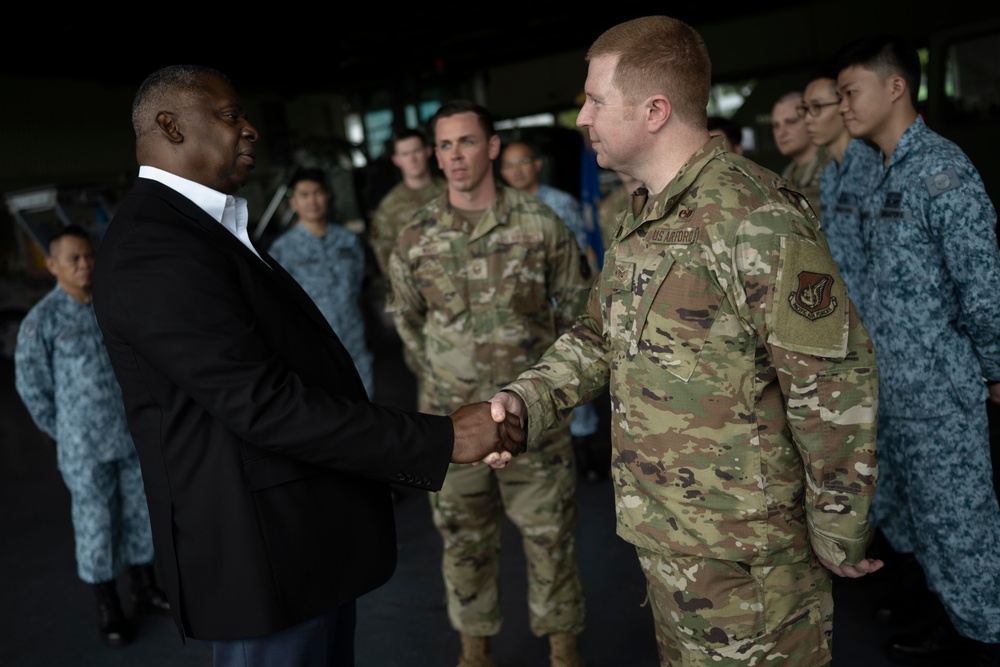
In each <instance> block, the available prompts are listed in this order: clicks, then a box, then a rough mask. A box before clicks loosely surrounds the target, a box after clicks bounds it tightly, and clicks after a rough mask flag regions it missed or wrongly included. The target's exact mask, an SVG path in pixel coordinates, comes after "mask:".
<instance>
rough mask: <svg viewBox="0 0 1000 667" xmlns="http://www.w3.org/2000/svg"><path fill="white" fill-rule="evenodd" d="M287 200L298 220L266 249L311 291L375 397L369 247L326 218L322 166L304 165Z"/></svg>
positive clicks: (326, 195)
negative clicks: (367, 306) (367, 309)
mask: <svg viewBox="0 0 1000 667" xmlns="http://www.w3.org/2000/svg"><path fill="white" fill-rule="evenodd" d="M289 191H290V192H291V196H290V197H289V199H288V203H289V205H290V206H291V207H292V210H294V211H295V213H296V215H298V223H297V224H296V225H294V226H293V227H292V228H291V229H289V230H288V231H286V232H285V233H284V234H282V235H281V236H279V237H278V238H277V239H275V241H274V243H272V244H271V247H270V248H269V249H268V253H270V255H271V256H272V257H273V258H274V259H275V260H277V262H278V263H279V264H281V266H282V268H284V269H285V270H286V271H288V273H290V274H291V275H292V277H293V278H295V280H296V282H298V283H299V285H301V286H302V288H303V289H304V290H305V291H306V293H307V294H309V297H310V298H311V299H312V300H313V301H314V302H315V303H316V305H317V306H318V307H319V309H320V312H322V313H323V316H324V317H325V318H326V319H327V321H328V322H329V323H330V326H331V327H333V330H334V332H335V333H336V334H337V337H338V338H340V341H341V342H342V343H343V344H344V347H346V348H347V352H348V353H349V354H350V355H351V359H353V360H354V365H355V366H357V369H358V373H359V374H360V375H361V380H362V382H364V385H365V390H366V391H367V392H368V396H369V397H372V396H374V395H375V373H374V359H373V357H372V352H371V349H370V348H369V347H368V342H367V339H366V337H365V317H364V311H363V310H362V309H361V293H362V290H363V287H364V279H365V251H364V245H363V244H362V242H361V239H360V238H358V235H357V234H355V233H354V232H352V231H351V230H349V229H347V228H346V227H344V226H343V225H339V224H337V223H335V222H331V221H330V220H329V219H328V218H327V211H328V210H329V207H330V191H329V189H328V188H327V186H326V177H325V175H324V173H323V171H322V170H319V169H301V170H299V171H298V172H297V173H296V175H295V176H293V178H292V182H291V184H290V185H289Z"/></svg>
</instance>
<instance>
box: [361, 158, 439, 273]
mask: <svg viewBox="0 0 1000 667" xmlns="http://www.w3.org/2000/svg"><path fill="white" fill-rule="evenodd" d="M446 187H447V184H446V183H445V180H444V179H443V178H441V177H440V176H435V177H434V180H433V181H432V182H431V184H430V185H428V186H427V187H426V188H421V189H420V190H411V189H410V188H408V187H407V186H406V184H405V183H397V184H396V185H395V186H394V187H393V188H392V189H391V190H389V192H388V193H386V195H385V197H383V198H382V201H380V202H379V204H378V207H377V208H376V209H375V213H373V214H372V223H371V232H370V234H369V243H370V244H371V247H372V252H373V253H374V255H375V262H376V264H378V270H379V271H380V272H381V273H382V275H383V276H384V277H385V278H386V279H387V280H388V277H389V255H390V254H391V253H392V246H393V245H395V243H396V237H397V236H399V232H401V231H402V230H403V227H405V226H406V225H407V224H408V223H409V222H410V220H412V219H413V214H414V213H416V212H417V210H418V209H420V207H422V206H423V205H424V204H426V203H427V202H429V201H431V200H433V199H435V198H436V197H438V196H439V195H440V194H441V193H442V192H444V191H445V188H446Z"/></svg>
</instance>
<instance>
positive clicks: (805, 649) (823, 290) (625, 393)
mask: <svg viewBox="0 0 1000 667" xmlns="http://www.w3.org/2000/svg"><path fill="white" fill-rule="evenodd" d="M650 44H656V45H658V48H657V49H656V50H655V51H656V54H655V55H661V54H662V58H663V60H662V61H661V62H660V63H659V65H660V66H661V67H662V68H663V70H664V73H663V77H662V78H663V80H665V81H669V82H671V84H672V86H676V87H671V90H672V91H674V92H673V93H672V95H671V96H670V97H669V98H668V97H667V96H666V95H665V94H663V93H662V92H660V91H661V88H659V87H656V86H658V82H656V81H655V80H654V79H655V78H656V77H654V76H650V75H649V73H650V72H651V71H652V69H651V68H650V61H649V60H648V59H647V56H648V55H650V52H649V45H650ZM636 53H642V55H643V65H644V66H645V69H643V70H642V71H643V72H644V76H642V77H637V76H634V71H629V69H628V68H629V67H634V66H635V65H633V64H632V63H633V62H634V61H632V60H627V59H630V58H631V57H632V56H634V55H635V54H636ZM588 60H589V61H590V70H589V75H588V78H587V84H586V88H585V91H586V94H587V101H586V103H585V104H584V106H583V108H582V109H581V111H580V115H579V117H578V119H577V124H578V125H580V126H582V127H585V128H587V129H588V131H589V132H590V134H591V139H592V140H593V143H594V146H595V148H596V150H597V154H598V161H599V163H600V164H601V166H604V167H606V168H612V169H615V170H616V171H624V172H626V173H631V174H632V175H633V176H635V177H636V178H638V179H639V180H640V181H642V182H643V183H644V184H645V185H646V187H645V188H640V189H639V190H638V191H637V192H636V194H634V195H633V196H632V200H631V205H630V207H629V209H628V210H627V212H626V213H625V215H624V218H623V220H622V224H621V226H620V227H619V229H618V231H617V233H616V236H615V238H614V240H613V241H612V243H611V246H610V248H609V249H608V251H607V252H606V253H605V259H604V268H603V270H602V273H601V276H600V278H599V279H598V285H597V287H596V288H595V290H593V291H592V292H591V294H590V300H589V303H588V311H587V314H586V315H585V316H584V317H583V318H581V320H580V321H578V323H577V324H576V325H575V326H574V327H573V329H572V330H571V331H570V332H569V333H568V334H564V335H563V336H561V337H560V338H559V339H558V340H557V341H556V343H555V345H554V346H553V347H552V348H550V349H549V350H548V351H547V352H546V353H545V355H544V356H543V357H542V359H541V360H540V361H539V362H538V363H537V364H536V365H535V366H534V367H533V368H532V369H530V370H529V371H526V372H525V373H522V374H521V375H520V376H519V378H518V379H517V380H516V381H515V382H513V383H511V384H510V385H509V386H508V387H507V388H506V389H507V391H504V392H501V393H500V394H498V395H497V396H496V397H494V406H495V408H497V407H503V408H504V409H505V410H508V411H510V410H513V411H514V412H515V413H517V414H521V415H522V416H524V415H526V416H527V429H528V442H527V447H528V451H530V450H531V448H532V447H533V446H534V443H535V442H536V441H537V439H538V437H539V432H544V431H545V429H546V428H547V427H548V425H550V424H553V423H557V422H558V420H559V419H560V418H561V416H562V415H563V414H565V412H566V411H567V410H569V409H571V408H572V407H573V406H574V405H576V404H578V403H580V402H581V401H586V400H589V399H590V398H591V397H592V396H593V395H595V393H596V392H598V391H600V390H601V389H602V388H603V387H604V386H605V385H608V384H609V383H610V393H611V403H612V414H611V422H612V433H611V441H612V448H613V452H612V455H613V465H612V473H613V479H614V486H615V509H616V513H617V521H618V534H619V535H620V536H621V537H622V538H624V539H625V540H627V541H629V542H631V543H632V544H634V545H635V546H636V551H637V554H638V557H639V563H640V565H641V567H642V569H643V571H644V572H645V574H646V576H647V580H648V582H649V583H648V588H647V590H648V593H649V597H650V600H651V603H652V604H651V606H652V610H653V616H654V620H655V625H656V633H657V641H658V644H659V648H660V660H661V664H662V665H664V666H668V665H676V666H678V667H679V666H680V665H684V666H685V667H691V666H696V667H707V666H709V665H721V666H725V667H730V666H735V665H743V666H753V665H765V664H766V665H796V666H797V667H815V666H817V665H825V664H828V663H829V662H830V660H831V652H830V651H831V632H832V609H833V600H832V595H831V582H830V579H829V572H827V570H826V569H824V568H823V567H821V565H820V563H822V564H823V565H825V566H826V567H827V568H829V569H830V570H833V571H835V572H838V574H845V575H847V576H860V575H863V574H866V573H867V572H871V571H875V570H876V569H878V568H880V567H881V562H880V561H873V560H870V559H866V558H865V557H864V554H865V548H866V546H867V543H868V540H869V538H870V531H869V525H868V519H867V516H868V507H869V504H870V502H871V499H872V495H873V494H874V491H875V481H876V476H877V464H876V456H875V420H876V410H877V369H876V363H875V355H874V350H873V348H872V345H871V341H870V339H869V337H868V334H867V333H866V331H865V329H864V327H863V325H862V324H861V322H860V320H859V319H858V316H857V313H856V312H855V309H854V306H853V304H852V303H851V301H850V299H849V298H848V296H847V293H846V290H845V287H844V284H843V281H842V279H841V276H840V273H839V271H838V269H837V266H836V263H835V262H834V261H833V258H832V257H831V256H830V253H829V249H828V248H827V245H826V242H825V240H824V239H823V236H822V232H821V231H820V229H819V223H818V220H817V218H816V216H815V215H814V213H813V211H812V209H811V208H810V206H809V205H808V203H807V201H806V200H805V198H804V197H803V196H802V195H801V194H800V193H798V192H794V191H792V190H790V189H789V188H788V183H787V182H786V181H784V180H783V179H781V178H779V177H778V176H777V175H776V174H774V173H773V172H771V171H768V170H766V169H763V168H762V167H760V166H758V165H756V164H754V163H753V162H751V161H749V160H747V159H745V158H743V157H742V156H738V155H735V154H733V153H729V152H728V151H727V150H726V148H725V140H724V139H723V138H722V137H717V138H712V139H709V137H708V131H707V130H706V129H705V124H706V120H705V116H704V113H705V111H704V108H705V104H704V100H705V99H707V90H708V86H709V83H710V81H709V79H710V74H709V72H710V66H709V65H708V55H707V53H705V52H704V45H703V43H702V42H701V39H700V37H699V36H698V34H697V33H696V32H695V31H694V30H693V29H691V28H690V27H688V26H686V25H685V24H683V23H681V22H679V21H676V20H674V19H671V18H669V17H646V18H642V19H635V20H633V21H629V22H626V23H624V24H620V25H619V26H616V27H614V28H611V29H610V30H608V31H607V32H605V33H604V34H603V35H602V36H601V37H600V38H598V40H597V41H596V42H595V43H594V45H593V46H592V47H591V49H590V51H589V52H588ZM674 68H676V70H677V71H681V72H685V77H684V81H685V82H686V85H687V88H685V84H683V83H682V84H678V83H677V81H679V77H678V76H676V75H673V76H671V75H670V74H673V72H674ZM616 70H624V73H623V72H622V71H617V72H616ZM692 72H701V73H702V74H701V77H700V78H698V79H696V80H695V81H694V82H693V83H692V80H691V79H692V76H691V73H692ZM619 81H621V82H632V84H633V86H634V87H631V88H629V90H628V92H625V91H623V90H622V89H620V88H619V87H618V82H619ZM685 92H686V93H688V97H685V96H684V94H683V93H685ZM689 98H690V99H689ZM668 99H669V102H670V104H666V103H665V102H666V100H668ZM664 110H669V113H668V114H664V113H663V111H664ZM640 115H641V116H640ZM638 117H641V118H642V121H641V122H639V121H637V120H636V118H638ZM623 147H627V148H628V150H623ZM657 158H659V161H660V164H657V163H656V159H657ZM671 163H672V164H673V166H672V168H671V167H670V166H669V165H671ZM664 166H666V167H667V168H666V169H661V167H664ZM647 188H649V189H651V190H652V189H655V190H656V194H649V192H647ZM511 392H513V394H516V396H517V397H520V399H518V398H516V397H515V396H512V395H511ZM514 460H516V459H514ZM817 556H818V557H819V558H817Z"/></svg>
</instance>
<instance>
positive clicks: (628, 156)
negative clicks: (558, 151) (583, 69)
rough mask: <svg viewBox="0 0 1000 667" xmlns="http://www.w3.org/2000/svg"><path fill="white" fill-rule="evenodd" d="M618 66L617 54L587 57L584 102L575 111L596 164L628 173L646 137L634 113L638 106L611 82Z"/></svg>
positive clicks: (642, 124) (578, 124) (640, 152)
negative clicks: (588, 58)
mask: <svg viewBox="0 0 1000 667" xmlns="http://www.w3.org/2000/svg"><path fill="white" fill-rule="evenodd" d="M617 65H618V56H617V55H605V56H598V57H596V58H592V59H591V60H590V64H589V66H588V69H587V82H586V83H585V84H584V92H585V93H586V101H585V102H584V103H583V107H581V109H580V113H579V114H577V117H576V124H577V126H578V127H581V128H583V129H585V130H586V131H587V133H588V134H589V136H590V141H591V145H592V146H593V148H594V151H595V152H596V153H597V164H599V165H601V166H602V167H604V168H605V169H612V170H614V171H625V172H630V166H631V164H632V163H634V161H635V159H636V156H638V155H640V154H642V153H643V150H642V149H643V147H644V145H645V143H644V139H646V138H648V137H647V136H646V132H645V125H644V123H642V122H641V121H642V118H641V117H640V115H639V114H638V113H637V106H638V105H636V104H631V103H629V102H628V101H627V100H626V99H625V98H624V96H623V95H622V92H621V91H620V90H619V89H618V86H616V85H615V83H614V80H613V78H614V74H615V67H616V66H617Z"/></svg>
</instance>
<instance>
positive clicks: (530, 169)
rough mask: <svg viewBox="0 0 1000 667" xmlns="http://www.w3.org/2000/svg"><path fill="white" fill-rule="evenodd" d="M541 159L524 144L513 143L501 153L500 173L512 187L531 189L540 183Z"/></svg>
mask: <svg viewBox="0 0 1000 667" xmlns="http://www.w3.org/2000/svg"><path fill="white" fill-rule="evenodd" d="M540 170H541V160H538V159H537V158H535V154H534V153H533V152H532V151H531V149H530V148H529V147H527V146H525V145H524V144H511V145H510V146H507V147H506V148H504V149H503V152H502V153H500V175H501V176H503V180H504V181H506V182H507V184H508V185H510V187H512V188H516V189H518V190H530V189H532V188H534V187H535V186H536V185H537V184H538V172H539V171H540Z"/></svg>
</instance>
